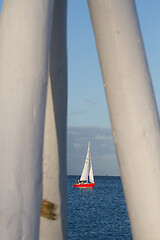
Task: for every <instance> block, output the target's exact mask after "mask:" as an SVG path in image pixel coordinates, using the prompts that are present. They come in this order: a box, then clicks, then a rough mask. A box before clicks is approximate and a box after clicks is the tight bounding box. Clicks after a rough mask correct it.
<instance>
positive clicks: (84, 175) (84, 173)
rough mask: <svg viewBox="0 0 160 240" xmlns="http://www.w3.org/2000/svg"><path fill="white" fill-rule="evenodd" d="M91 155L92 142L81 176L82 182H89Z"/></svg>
mask: <svg viewBox="0 0 160 240" xmlns="http://www.w3.org/2000/svg"><path fill="white" fill-rule="evenodd" d="M89 154H90V142H88V151H87V156H86V161H85V164H84V167H83V171H82V174H81V178H80V181H87V182H88V170H89Z"/></svg>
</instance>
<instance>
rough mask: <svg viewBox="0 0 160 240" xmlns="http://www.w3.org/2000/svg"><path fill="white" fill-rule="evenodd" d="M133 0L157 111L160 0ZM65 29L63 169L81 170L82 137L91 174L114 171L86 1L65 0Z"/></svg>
mask: <svg viewBox="0 0 160 240" xmlns="http://www.w3.org/2000/svg"><path fill="white" fill-rule="evenodd" d="M135 3H136V7H137V13H138V18H139V23H140V27H141V33H142V37H143V41H144V46H145V50H146V55H147V60H148V64H149V69H150V73H151V78H152V83H153V88H154V92H155V96H156V102H157V106H158V110H160V79H159V78H160V28H159V23H160V1H159V0H153V1H146V0H136V1H135ZM1 4H2V0H0V6H1ZM67 34H68V35H67V46H68V141H67V142H68V148H67V158H68V173H69V174H76V175H79V174H80V172H81V170H82V166H83V163H84V158H85V154H86V151H87V142H88V139H91V150H92V161H93V168H94V172H95V175H119V169H118V164H117V160H116V154H115V150H114V144H113V139H112V134H111V129H110V121H109V114H108V110H107V103H106V98H105V93H104V89H103V81H102V76H101V71H100V66H99V61H98V56H97V51H96V44H95V39H94V34H93V29H92V25H91V20H90V16H89V11H88V6H87V1H86V0H68V19H67Z"/></svg>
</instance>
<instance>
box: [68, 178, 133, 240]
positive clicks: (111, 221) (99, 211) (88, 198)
mask: <svg viewBox="0 0 160 240" xmlns="http://www.w3.org/2000/svg"><path fill="white" fill-rule="evenodd" d="M76 180H77V177H76V176H68V224H69V238H68V239H69V240H81V239H83V240H85V239H87V240H99V239H100V240H111V239H112V240H116V239H122V240H125V239H127V240H129V239H132V235H131V230H130V224H129V219H128V214H127V210H126V203H125V199H124V195H123V189H122V184H121V180H120V177H108V176H106V177H95V183H96V184H95V186H94V188H93V189H78V188H74V187H73V186H72V184H73V183H74V182H75V181H76Z"/></svg>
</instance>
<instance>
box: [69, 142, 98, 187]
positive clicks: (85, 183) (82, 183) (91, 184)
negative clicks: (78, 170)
mask: <svg viewBox="0 0 160 240" xmlns="http://www.w3.org/2000/svg"><path fill="white" fill-rule="evenodd" d="M89 167H90V170H89ZM88 175H89V181H88ZM94 185H95V182H94V176H93V168H92V160H91V153H90V141H89V142H88V150H87V156H86V160H85V163H84V167H83V171H82V174H81V177H80V180H78V182H75V184H73V187H79V188H93V187H94Z"/></svg>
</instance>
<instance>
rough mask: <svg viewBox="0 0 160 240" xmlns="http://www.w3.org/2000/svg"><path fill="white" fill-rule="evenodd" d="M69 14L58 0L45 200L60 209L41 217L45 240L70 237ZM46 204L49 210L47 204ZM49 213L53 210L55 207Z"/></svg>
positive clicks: (47, 126)
mask: <svg viewBox="0 0 160 240" xmlns="http://www.w3.org/2000/svg"><path fill="white" fill-rule="evenodd" d="M66 14H67V1H66V0H55V4H54V12H53V25H52V37H51V52H50V54H51V55H50V81H49V86H48V95H47V109H46V119H45V135H44V153H43V199H45V200H47V202H49V203H52V204H54V206H55V207H56V208H55V209H54V208H53V209H52V210H53V219H51V216H47V215H46V216H44V215H43V216H42V217H41V224H40V239H41V240H52V239H53V238H54V240H60V239H68V234H67V194H66V184H67V179H66V120H67V47H66ZM48 206H50V205H48ZM43 207H44V210H45V206H43ZM48 209H49V208H48ZM46 210H47V207H46ZM49 212H51V209H50V210H49Z"/></svg>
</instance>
